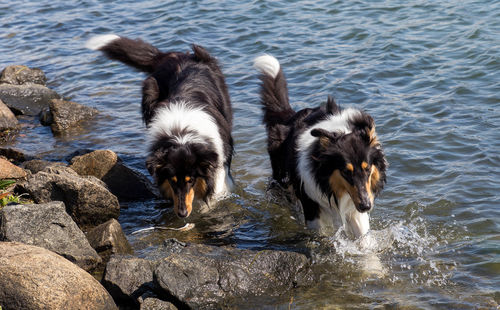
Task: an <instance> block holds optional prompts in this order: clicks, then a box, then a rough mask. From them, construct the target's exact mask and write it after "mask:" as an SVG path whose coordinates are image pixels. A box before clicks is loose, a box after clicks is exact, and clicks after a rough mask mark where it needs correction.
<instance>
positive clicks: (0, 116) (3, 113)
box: [0, 100, 19, 134]
mask: <svg viewBox="0 0 500 310" xmlns="http://www.w3.org/2000/svg"><path fill="white" fill-rule="evenodd" d="M18 125H19V122H18V121H17V118H16V116H15V115H14V113H12V111H11V110H10V109H9V107H7V106H6V105H5V103H3V101H2V100H0V134H1V133H2V132H4V131H6V130H12V129H16V128H17V127H18Z"/></svg>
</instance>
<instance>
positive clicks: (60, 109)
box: [41, 99, 99, 134]
mask: <svg viewBox="0 0 500 310" xmlns="http://www.w3.org/2000/svg"><path fill="white" fill-rule="evenodd" d="M98 113H99V112H98V111H97V110H96V109H94V108H91V107H87V106H84V105H81V104H79V103H76V102H72V101H66V100H62V99H52V100H51V101H50V104H49V109H48V110H44V112H43V113H42V115H41V121H42V124H44V125H47V126H48V125H50V128H51V129H52V132H53V133H55V134H60V133H62V132H64V131H65V130H67V129H69V128H71V127H74V126H77V125H78V124H79V123H80V122H82V121H87V120H89V119H91V118H93V117H94V116H95V115H97V114H98Z"/></svg>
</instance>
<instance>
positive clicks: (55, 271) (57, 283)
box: [0, 242, 117, 310]
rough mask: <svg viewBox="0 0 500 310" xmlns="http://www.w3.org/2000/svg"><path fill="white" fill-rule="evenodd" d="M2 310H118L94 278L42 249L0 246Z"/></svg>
mask: <svg viewBox="0 0 500 310" xmlns="http://www.w3.org/2000/svg"><path fill="white" fill-rule="evenodd" d="M0 305H1V306H2V309H3V310H10V309H16V310H42V309H44V310H45V309H96V310H101V309H102V310H107V309H110V310H111V309H113V310H114V309H117V307H116V305H115V303H114V302H113V299H112V298H111V296H110V295H109V293H108V292H107V291H106V290H105V289H104V288H103V287H102V285H101V284H100V283H99V282H97V280H96V279H94V277H92V276H91V275H90V274H88V273H87V272H85V271H84V270H83V269H81V268H79V267H78V266H76V265H75V264H73V263H71V262H69V261H68V260H66V259H64V258H63V257H61V256H59V255H57V254H55V253H53V252H51V251H49V250H46V249H43V248H40V247H36V246H31V245H26V244H22V243H17V242H0Z"/></svg>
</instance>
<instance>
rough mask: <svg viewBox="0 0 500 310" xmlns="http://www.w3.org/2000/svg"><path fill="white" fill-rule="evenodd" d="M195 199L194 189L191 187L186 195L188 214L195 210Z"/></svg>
mask: <svg viewBox="0 0 500 310" xmlns="http://www.w3.org/2000/svg"><path fill="white" fill-rule="evenodd" d="M193 200H194V189H193V188H191V189H189V192H188V193H187V195H186V200H185V202H186V210H187V216H189V214H191V211H192V210H193Z"/></svg>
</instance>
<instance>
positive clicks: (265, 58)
mask: <svg viewBox="0 0 500 310" xmlns="http://www.w3.org/2000/svg"><path fill="white" fill-rule="evenodd" d="M253 66H254V68H255V69H257V70H259V71H260V72H261V73H263V74H265V75H269V76H271V77H272V78H276V76H277V75H278V73H279V72H280V63H279V61H278V59H276V58H274V57H273V56H271V55H268V54H264V55H262V56H259V57H257V58H255V60H254V61H253Z"/></svg>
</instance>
